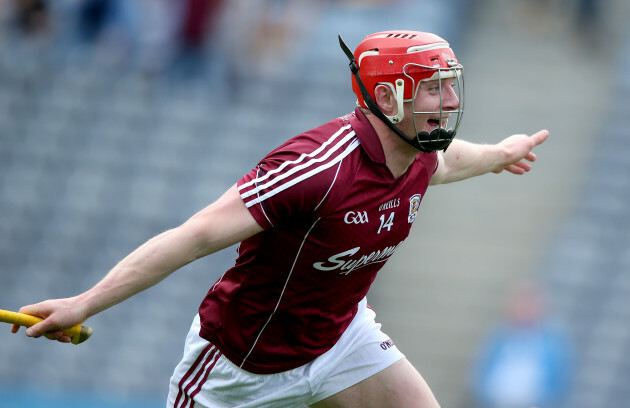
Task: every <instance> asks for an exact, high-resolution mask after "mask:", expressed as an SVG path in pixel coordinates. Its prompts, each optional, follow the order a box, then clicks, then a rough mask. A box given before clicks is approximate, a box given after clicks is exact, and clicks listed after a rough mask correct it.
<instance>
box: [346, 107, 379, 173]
mask: <svg viewBox="0 0 630 408" xmlns="http://www.w3.org/2000/svg"><path fill="white" fill-rule="evenodd" d="M350 124H351V125H352V128H353V129H354V132H355V134H356V135H357V137H358V138H359V142H361V146H362V147H363V150H364V151H365V152H366V153H367V155H368V156H369V157H370V159H372V161H373V162H375V163H378V164H385V152H384V151H383V146H382V145H381V140H380V139H379V138H378V135H377V134H376V131H375V130H374V127H372V124H371V123H370V121H369V120H368V118H367V117H366V116H365V113H363V111H362V110H361V109H360V108H359V107H357V108H356V109H355V110H354V117H352V118H351V119H350Z"/></svg>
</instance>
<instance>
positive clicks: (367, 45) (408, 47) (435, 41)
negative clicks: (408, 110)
mask: <svg viewBox="0 0 630 408" xmlns="http://www.w3.org/2000/svg"><path fill="white" fill-rule="evenodd" d="M354 58H355V60H356V61H357V65H358V66H359V69H360V71H361V79H362V80H363V83H364V84H365V87H366V88H367V90H368V93H369V94H370V96H371V97H372V99H374V87H376V85H377V84H378V83H381V82H385V83H390V84H392V85H393V84H395V83H396V80H397V79H402V80H403V81H404V82H405V84H404V99H405V100H411V98H413V93H414V91H415V89H414V85H415V86H416V87H417V86H418V84H419V83H420V81H421V80H423V79H429V78H431V77H433V76H434V75H435V74H436V72H437V71H438V68H442V69H446V70H453V69H454V68H459V67H460V66H459V64H458V62H457V58H456V57H455V54H454V53H453V50H452V49H451V48H450V46H449V44H448V43H447V42H446V41H445V40H444V39H443V38H441V37H438V36H437V35H435V34H431V33H423V32H419V31H406V30H394V31H384V32H380V33H375V34H371V35H368V36H367V37H365V38H364V39H363V41H361V43H360V44H359V45H358V47H357V49H356V50H355V51H354ZM407 64H413V65H410V66H409V67H408V68H407V69H405V65H407ZM403 72H404V73H406V74H407V75H408V76H407V75H404V74H403ZM449 76H452V75H444V74H443V75H442V76H441V77H442V78H445V77H449ZM409 77H411V78H409ZM412 78H413V80H414V81H415V84H413V83H412V82H411V79H412ZM436 78H437V76H436V77H435V78H433V79H436ZM352 90H353V91H354V93H355V94H356V95H357V98H358V101H359V105H360V106H363V107H366V108H367V105H366V103H365V100H364V99H363V96H362V95H361V90H360V89H359V84H357V81H356V79H355V78H354V76H352Z"/></svg>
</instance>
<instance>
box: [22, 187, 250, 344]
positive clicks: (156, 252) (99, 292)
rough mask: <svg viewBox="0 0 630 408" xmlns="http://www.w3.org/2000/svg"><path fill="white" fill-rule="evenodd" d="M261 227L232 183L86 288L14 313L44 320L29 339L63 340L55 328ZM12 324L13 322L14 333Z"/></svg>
mask: <svg viewBox="0 0 630 408" xmlns="http://www.w3.org/2000/svg"><path fill="white" fill-rule="evenodd" d="M260 231H262V228H261V227H260V226H259V225H258V223H257V222H256V220H255V219H254V218H253V217H252V215H251V214H250V213H249V210H247V208H246V207H245V205H244V204H243V201H242V200H241V198H240V196H239V194H238V191H237V189H236V186H232V188H230V189H229V190H228V191H227V192H226V193H225V194H223V196H221V198H219V200H217V201H216V202H215V203H213V204H211V205H210V206H208V207H206V208H205V209H203V210H201V211H200V212H199V213H197V214H195V215H194V216H193V217H191V218H190V219H189V220H188V221H186V222H185V223H184V224H182V225H180V226H179V227H177V228H174V229H171V230H168V231H166V232H163V233H162V234H160V235H158V236H156V237H154V238H152V239H150V240H149V241H147V242H146V243H144V244H143V245H141V246H140V247H139V248H138V249H136V250H135V251H133V252H132V253H131V254H129V255H128V256H127V257H125V258H124V259H123V260H122V261H120V262H119V263H118V264H117V265H116V266H115V267H114V268H113V269H112V270H111V271H110V272H109V273H108V274H107V275H106V276H105V277H104V278H103V279H102V280H101V281H100V282H99V283H97V284H96V285H95V286H94V287H93V288H91V289H89V290H88V291H86V292H84V293H82V294H80V295H78V296H75V297H71V298H67V299H54V300H47V301H44V302H41V303H37V304H34V305H29V306H24V307H22V308H21V309H20V312H22V313H27V314H31V315H35V316H39V317H42V318H44V320H43V321H42V322H40V323H38V324H35V325H33V326H31V327H30V328H28V329H27V331H26V334H27V335H28V336H32V337H39V336H41V335H46V337H48V338H49V339H53V340H60V341H63V342H67V341H69V340H70V339H69V338H68V337H67V336H64V335H63V333H61V331H60V330H61V329H65V328H68V327H72V326H74V325H75V324H79V323H82V322H83V321H85V320H86V319H87V318H88V317H90V316H93V315H95V314H97V313H99V312H101V311H103V310H105V309H107V308H109V307H111V306H114V305H116V304H118V303H120V302H122V301H123V300H125V299H127V298H129V297H131V296H133V295H135V294H137V293H139V292H141V291H143V290H145V289H147V288H149V287H151V286H153V285H155V284H157V283H158V282H160V281H161V280H163V279H164V278H166V277H167V276H168V275H170V274H171V273H172V272H174V271H176V270H177V269H179V268H181V267H183V266H184V265H187V264H188V263H190V262H192V261H194V260H196V259H199V258H201V257H204V256H206V255H209V254H211V253H213V252H217V251H219V250H221V249H223V248H226V247H228V246H230V245H233V244H235V243H237V242H240V241H242V240H244V239H245V238H248V237H250V236H252V235H254V234H256V233H258V232H260ZM17 330H18V326H13V327H12V331H13V332H14V333H15V332H17Z"/></svg>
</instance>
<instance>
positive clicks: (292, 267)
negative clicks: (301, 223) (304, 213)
mask: <svg viewBox="0 0 630 408" xmlns="http://www.w3.org/2000/svg"><path fill="white" fill-rule="evenodd" d="M319 220H321V218H318V219H316V220H315V222H313V224H312V225H311V227H310V228H309V229H308V231H307V232H306V234H304V238H302V243H301V244H300V247H299V248H298V250H297V253H296V254H295V258H294V259H293V265H291V270H290V271H289V274H288V275H287V279H286V280H285V281H284V286H283V287H282V292H280V296H279V297H278V301H277V302H276V306H275V307H274V308H273V311H272V312H271V314H270V315H269V318H268V319H267V322H265V324H264V325H263V327H262V328H261V329H260V331H259V332H258V336H256V339H255V340H254V344H252V347H251V348H250V349H249V352H248V353H247V355H246V356H245V358H243V361H242V362H241V365H240V366H239V367H240V368H243V364H245V362H246V361H247V359H248V358H249V355H250V354H252V351H254V347H256V343H258V340H259V339H260V336H261V335H262V333H263V331H265V328H266V327H267V325H268V324H269V322H270V321H271V319H272V318H273V316H274V315H275V314H276V312H277V311H278V307H279V306H280V301H282V297H283V296H284V291H285V290H286V289H287V285H288V284H289V280H290V279H291V275H293V270H294V269H295V264H296V263H297V260H298V258H299V257H300V252H302V247H303V246H304V242H306V237H308V235H309V234H310V233H311V230H312V229H313V227H315V224H317V223H318V222H319Z"/></svg>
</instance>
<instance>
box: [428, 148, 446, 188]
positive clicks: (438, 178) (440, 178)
mask: <svg viewBox="0 0 630 408" xmlns="http://www.w3.org/2000/svg"><path fill="white" fill-rule="evenodd" d="M445 167H446V166H445V163H444V154H443V153H442V152H437V164H436V167H435V172H433V175H432V176H431V180H430V181H429V185H432V186H433V185H436V184H441V183H443V182H444V175H445V173H446V170H445Z"/></svg>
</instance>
